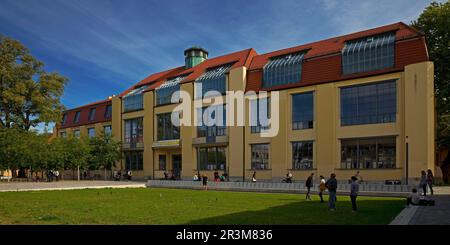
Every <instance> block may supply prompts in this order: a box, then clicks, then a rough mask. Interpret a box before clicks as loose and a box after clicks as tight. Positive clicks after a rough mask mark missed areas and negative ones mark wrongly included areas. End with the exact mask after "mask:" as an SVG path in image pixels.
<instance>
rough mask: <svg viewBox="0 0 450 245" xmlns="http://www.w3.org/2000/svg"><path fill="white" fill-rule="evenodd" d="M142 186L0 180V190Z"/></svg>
mask: <svg viewBox="0 0 450 245" xmlns="http://www.w3.org/2000/svg"><path fill="white" fill-rule="evenodd" d="M144 187H145V182H138V181H102V180H82V181H72V180H68V181H66V180H65V181H54V182H0V192H6V191H39V190H76V189H99V188H144Z"/></svg>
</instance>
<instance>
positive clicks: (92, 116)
mask: <svg viewBox="0 0 450 245" xmlns="http://www.w3.org/2000/svg"><path fill="white" fill-rule="evenodd" d="M95 111H96V109H95V108H91V109H90V110H89V121H94V119H95Z"/></svg>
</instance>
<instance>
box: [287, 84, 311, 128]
mask: <svg viewBox="0 0 450 245" xmlns="http://www.w3.org/2000/svg"><path fill="white" fill-rule="evenodd" d="M313 125H314V93H313V92H308V93H301V94H294V95H292V129H294V130H297V129H308V128H313Z"/></svg>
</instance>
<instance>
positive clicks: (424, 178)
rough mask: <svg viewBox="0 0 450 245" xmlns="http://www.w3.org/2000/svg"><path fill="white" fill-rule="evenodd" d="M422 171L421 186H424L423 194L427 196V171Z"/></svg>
mask: <svg viewBox="0 0 450 245" xmlns="http://www.w3.org/2000/svg"><path fill="white" fill-rule="evenodd" d="M421 173H422V174H421V176H420V182H419V187H420V188H422V190H423V195H424V196H426V195H427V173H425V171H423V170H422V172H421Z"/></svg>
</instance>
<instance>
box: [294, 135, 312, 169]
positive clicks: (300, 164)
mask: <svg viewBox="0 0 450 245" xmlns="http://www.w3.org/2000/svg"><path fill="white" fill-rule="evenodd" d="M312 168H313V142H312V141H297V142H292V169H312Z"/></svg>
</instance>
